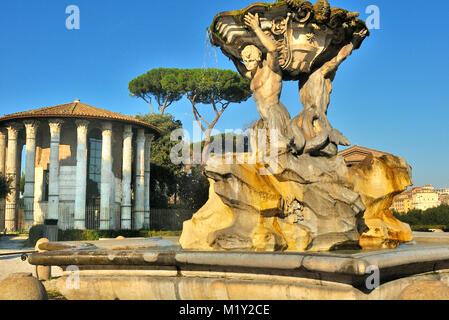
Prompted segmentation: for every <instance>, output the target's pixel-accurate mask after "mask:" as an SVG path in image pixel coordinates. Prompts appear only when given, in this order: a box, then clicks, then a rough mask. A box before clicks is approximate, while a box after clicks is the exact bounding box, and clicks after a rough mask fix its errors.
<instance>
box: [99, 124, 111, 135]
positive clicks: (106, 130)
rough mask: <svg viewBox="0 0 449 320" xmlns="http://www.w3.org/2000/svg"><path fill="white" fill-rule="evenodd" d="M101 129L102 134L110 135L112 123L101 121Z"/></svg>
mask: <svg viewBox="0 0 449 320" xmlns="http://www.w3.org/2000/svg"><path fill="white" fill-rule="evenodd" d="M101 130H102V132H101V133H102V135H103V136H105V135H108V136H110V135H111V134H112V123H111V122H109V121H108V122H103V123H102V124H101Z"/></svg>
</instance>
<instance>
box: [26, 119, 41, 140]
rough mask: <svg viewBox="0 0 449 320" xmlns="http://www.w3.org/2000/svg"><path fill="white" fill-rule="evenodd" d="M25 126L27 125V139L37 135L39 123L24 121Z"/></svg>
mask: <svg viewBox="0 0 449 320" xmlns="http://www.w3.org/2000/svg"><path fill="white" fill-rule="evenodd" d="M23 124H24V125H25V129H26V134H27V137H28V136H29V135H31V136H35V135H36V129H37V128H38V127H39V121H36V120H25V121H23Z"/></svg>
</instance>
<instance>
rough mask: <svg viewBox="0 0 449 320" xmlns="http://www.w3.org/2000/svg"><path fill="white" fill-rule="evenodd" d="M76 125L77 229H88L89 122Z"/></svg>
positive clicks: (82, 121)
mask: <svg viewBox="0 0 449 320" xmlns="http://www.w3.org/2000/svg"><path fill="white" fill-rule="evenodd" d="M75 123H76V136H77V147H76V194H75V225H74V228H75V229H80V230H82V229H85V228H86V221H85V220H86V184H87V128H88V126H89V121H86V120H77V121H75Z"/></svg>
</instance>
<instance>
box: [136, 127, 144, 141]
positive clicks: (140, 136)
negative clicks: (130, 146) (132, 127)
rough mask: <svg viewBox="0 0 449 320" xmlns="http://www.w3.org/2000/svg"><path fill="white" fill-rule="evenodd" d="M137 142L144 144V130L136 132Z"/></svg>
mask: <svg viewBox="0 0 449 320" xmlns="http://www.w3.org/2000/svg"><path fill="white" fill-rule="evenodd" d="M137 142H145V130H144V129H138V130H137Z"/></svg>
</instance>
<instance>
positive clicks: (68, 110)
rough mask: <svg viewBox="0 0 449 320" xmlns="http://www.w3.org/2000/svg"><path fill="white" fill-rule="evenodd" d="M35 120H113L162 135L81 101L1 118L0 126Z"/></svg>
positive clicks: (128, 117)
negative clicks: (13, 122)
mask: <svg viewBox="0 0 449 320" xmlns="http://www.w3.org/2000/svg"><path fill="white" fill-rule="evenodd" d="M33 118H62V119H63V118H79V119H99V120H111V121H119V122H124V123H128V124H132V125H135V126H140V127H143V128H146V129H149V130H150V131H151V133H155V134H157V135H160V133H161V131H160V129H159V128H157V127H155V126H153V125H151V124H148V123H146V122H144V121H141V120H138V119H136V118H134V117H131V116H125V115H123V114H120V113H116V112H112V111H108V110H105V109H101V108H97V107H93V106H90V105H88V104H85V103H82V102H80V101H79V100H75V101H74V102H71V103H66V104H61V105H57V106H51V107H45V108H40V109H34V110H29V111H24V112H17V113H12V114H8V115H5V116H3V117H0V124H1V123H2V122H6V121H11V120H18V119H20V120H24V119H33Z"/></svg>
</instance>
